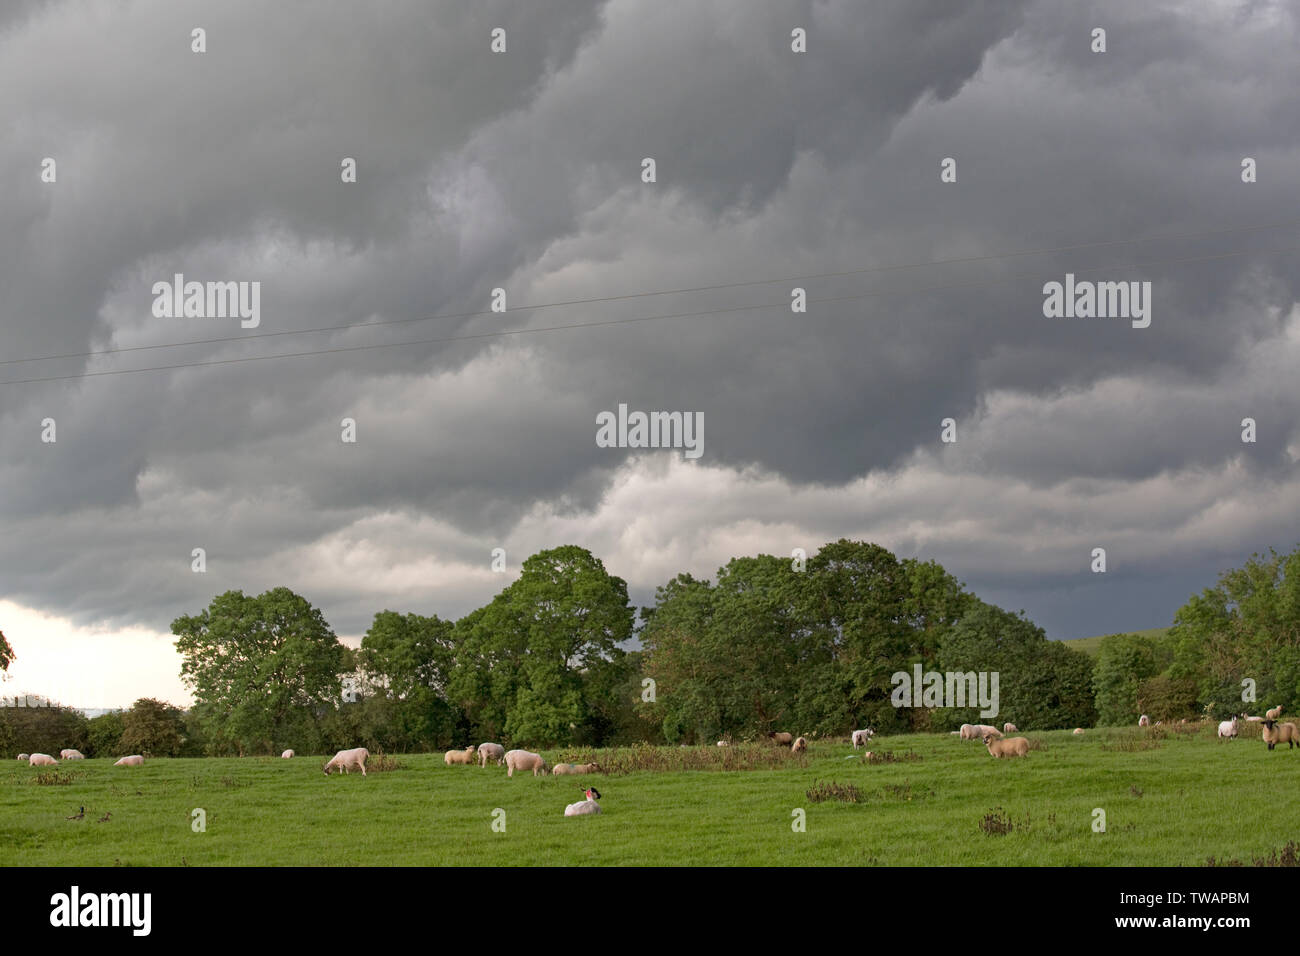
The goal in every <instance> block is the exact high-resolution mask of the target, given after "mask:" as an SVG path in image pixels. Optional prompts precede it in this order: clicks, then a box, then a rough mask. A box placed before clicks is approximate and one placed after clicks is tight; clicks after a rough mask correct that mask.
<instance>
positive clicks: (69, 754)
mask: <svg viewBox="0 0 1300 956" xmlns="http://www.w3.org/2000/svg"><path fill="white" fill-rule="evenodd" d="M59 757H60V758H61V759H63V760H85V759H86V755H85V754H83V753H82V752H81V751H80V750H71V749H69V750H60V751H59Z"/></svg>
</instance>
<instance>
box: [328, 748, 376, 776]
mask: <svg viewBox="0 0 1300 956" xmlns="http://www.w3.org/2000/svg"><path fill="white" fill-rule="evenodd" d="M369 759H370V751H369V750H367V749H366V748H365V747H353V748H352V749H351V750H340V751H339V752H338V753H336V754H335V755H334V756H333V757H331V758H330V760H329V762H328V763H327V764H325V766H324V767H321V769H322V770H324V771H325V776H327V777H328V776H329V775H330V771H332V770H342V771H343V773H344V774H345V775H346V774H347V772H348V771H349V770H360V771H361V776H363V777H364V776H365V775H366V761H367V760H369Z"/></svg>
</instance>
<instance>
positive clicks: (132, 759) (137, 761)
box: [113, 754, 144, 767]
mask: <svg viewBox="0 0 1300 956" xmlns="http://www.w3.org/2000/svg"><path fill="white" fill-rule="evenodd" d="M113 766H114V767H143V766H144V757H142V756H140V755H139V754H132V755H131V756H129V757H123V758H122V759H121V760H119V761H117V763H115V764H113Z"/></svg>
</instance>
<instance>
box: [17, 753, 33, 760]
mask: <svg viewBox="0 0 1300 956" xmlns="http://www.w3.org/2000/svg"><path fill="white" fill-rule="evenodd" d="M29 757H31V754H19V755H18V759H19V760H26V759H28V758H29Z"/></svg>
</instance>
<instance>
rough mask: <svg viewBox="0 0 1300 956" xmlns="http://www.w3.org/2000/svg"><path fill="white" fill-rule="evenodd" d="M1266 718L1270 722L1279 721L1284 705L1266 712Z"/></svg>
mask: <svg viewBox="0 0 1300 956" xmlns="http://www.w3.org/2000/svg"><path fill="white" fill-rule="evenodd" d="M1264 716H1265V717H1267V718H1268V719H1269V720H1277V719H1278V718H1279V717H1281V716H1282V705H1281V704H1278V705H1277V706H1276V707H1273V708H1271V709H1269V710H1266V711H1264Z"/></svg>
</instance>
